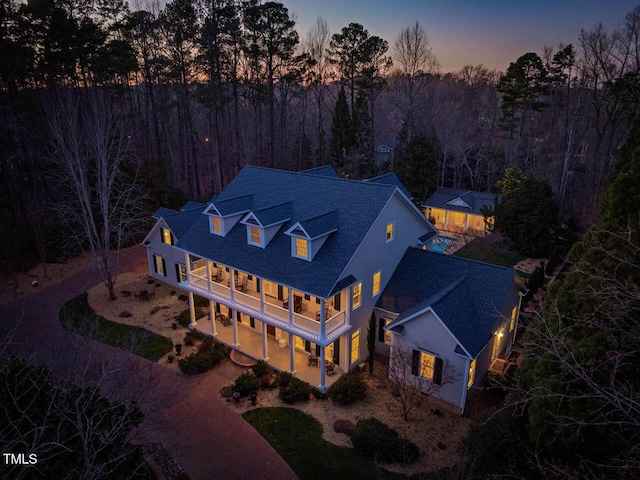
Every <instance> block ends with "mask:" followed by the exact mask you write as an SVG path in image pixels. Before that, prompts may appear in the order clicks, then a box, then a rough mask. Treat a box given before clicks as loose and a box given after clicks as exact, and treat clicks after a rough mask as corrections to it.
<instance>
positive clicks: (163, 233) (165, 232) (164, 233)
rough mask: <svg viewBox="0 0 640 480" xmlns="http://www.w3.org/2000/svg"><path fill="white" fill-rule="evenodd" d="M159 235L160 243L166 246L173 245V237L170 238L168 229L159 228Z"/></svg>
mask: <svg viewBox="0 0 640 480" xmlns="http://www.w3.org/2000/svg"><path fill="white" fill-rule="evenodd" d="M160 235H161V237H162V243H166V244H167V245H173V237H172V236H171V230H169V229H168V228H161V229H160Z"/></svg>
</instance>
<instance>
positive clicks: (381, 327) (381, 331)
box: [378, 318, 387, 342]
mask: <svg viewBox="0 0 640 480" xmlns="http://www.w3.org/2000/svg"><path fill="white" fill-rule="evenodd" d="M386 323H387V320H386V319H385V318H380V323H379V324H378V341H379V342H384V326H385V324H386Z"/></svg>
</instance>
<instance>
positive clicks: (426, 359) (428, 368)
mask: <svg viewBox="0 0 640 480" xmlns="http://www.w3.org/2000/svg"><path fill="white" fill-rule="evenodd" d="M435 366H436V357H434V356H433V355H430V354H428V353H425V352H421V354H420V376H421V377H424V378H428V379H429V380H433V373H434V369H435Z"/></svg>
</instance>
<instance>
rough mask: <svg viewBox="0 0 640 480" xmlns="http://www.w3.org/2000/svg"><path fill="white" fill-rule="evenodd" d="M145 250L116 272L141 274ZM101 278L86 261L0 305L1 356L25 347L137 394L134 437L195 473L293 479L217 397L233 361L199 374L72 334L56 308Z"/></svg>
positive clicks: (83, 376)
mask: <svg viewBox="0 0 640 480" xmlns="http://www.w3.org/2000/svg"><path fill="white" fill-rule="evenodd" d="M147 268H148V267H147V256H146V249H145V248H144V247H141V246H136V247H132V248H130V249H127V250H125V251H123V252H121V254H120V265H119V272H120V273H124V272H138V273H144V272H146V269H147ZM99 282H100V277H99V274H98V271H97V269H96V268H95V267H93V266H89V267H87V268H85V269H84V270H82V271H80V272H79V273H77V274H75V275H73V276H71V277H70V278H68V279H66V280H64V281H63V282H61V283H59V284H57V285H53V286H51V287H49V288H47V289H45V290H41V291H37V292H35V293H33V294H31V295H28V296H26V297H23V298H21V299H19V300H16V301H14V302H12V303H9V304H7V305H0V340H1V339H4V338H6V337H7V336H8V335H9V338H10V341H9V343H8V346H7V348H6V350H5V351H4V352H2V354H3V355H9V354H11V353H22V354H24V355H28V356H29V357H31V359H32V361H33V362H37V363H46V364H47V365H50V366H51V367H52V368H53V369H54V371H56V373H57V374H58V375H61V376H64V377H65V378H74V380H75V381H76V382H91V383H95V382H100V385H101V386H102V388H103V389H104V390H105V391H109V392H111V393H113V394H115V395H117V396H118V398H121V399H127V398H131V399H137V400H138V401H139V402H140V404H141V406H142V408H143V410H144V411H145V421H144V423H143V425H142V426H141V428H140V429H139V431H138V432H137V434H136V438H135V441H136V442H138V443H140V442H144V443H146V442H157V443H162V444H163V445H164V447H165V448H166V449H167V450H168V451H169V453H171V454H172V455H173V457H174V459H175V460H176V461H177V462H178V463H179V464H180V465H181V466H182V467H183V468H184V470H185V471H186V473H187V474H188V475H189V477H190V478H191V479H192V480H200V479H202V480H210V479H235V478H237V479H274V478H277V479H295V478H296V476H295V474H294V473H293V471H292V470H291V468H290V467H289V466H288V465H287V464H286V463H285V462H284V460H282V458H281V457H280V456H279V455H278V454H277V453H276V452H275V450H274V449H273V448H272V447H271V445H269V443H268V442H267V441H266V440H264V439H263V438H262V437H261V436H260V434H258V432H256V431H255V430H254V429H253V427H251V426H250V425H249V424H248V423H246V422H245V421H244V420H243V419H242V417H241V416H240V415H238V414H236V413H234V412H232V411H231V410H230V409H228V408H227V407H226V406H225V405H224V404H223V403H222V400H220V398H219V395H218V392H219V390H220V387H221V386H222V385H224V384H225V383H227V382H228V381H229V380H232V379H233V378H235V377H237V376H238V374H239V373H240V372H241V370H240V369H239V368H238V367H235V366H234V365H232V364H231V363H229V362H225V363H223V364H222V365H220V366H218V367H216V368H215V369H214V370H213V371H211V372H208V373H206V374H203V375H198V376H196V377H186V376H185V375H182V374H181V373H179V372H175V371H171V370H169V369H168V368H165V367H163V365H160V364H157V363H154V362H150V361H147V360H145V359H143V358H140V357H137V356H135V355H128V354H126V353H123V352H122V351H121V350H118V349H116V348H113V347H110V346H108V345H104V344H101V343H99V342H94V341H92V340H87V339H83V338H80V337H78V336H76V335H75V334H72V333H69V332H67V331H66V330H64V329H63V328H62V327H60V325H59V323H58V311H59V309H60V307H61V306H62V305H63V304H64V303H65V302H66V301H67V300H69V299H71V298H73V297H75V296H77V295H79V294H80V293H82V292H84V291H86V290H88V289H90V288H91V287H93V286H94V285H96V284H98V283H99Z"/></svg>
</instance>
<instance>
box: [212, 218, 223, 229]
mask: <svg viewBox="0 0 640 480" xmlns="http://www.w3.org/2000/svg"><path fill="white" fill-rule="evenodd" d="M211 227H212V228H213V233H222V219H221V218H220V217H211Z"/></svg>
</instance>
